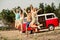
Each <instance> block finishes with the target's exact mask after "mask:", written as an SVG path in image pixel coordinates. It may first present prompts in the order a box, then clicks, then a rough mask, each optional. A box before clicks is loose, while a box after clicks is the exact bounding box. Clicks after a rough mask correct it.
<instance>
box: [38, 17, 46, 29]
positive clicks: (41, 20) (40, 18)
mask: <svg viewBox="0 0 60 40" xmlns="http://www.w3.org/2000/svg"><path fill="white" fill-rule="evenodd" d="M38 22H39V24H43V26H41V28H46V27H45V23H46V22H45V16H38Z"/></svg>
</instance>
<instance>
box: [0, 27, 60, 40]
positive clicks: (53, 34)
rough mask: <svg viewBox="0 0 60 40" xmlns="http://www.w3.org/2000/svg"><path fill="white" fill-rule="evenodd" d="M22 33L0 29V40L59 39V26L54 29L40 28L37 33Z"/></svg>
mask: <svg viewBox="0 0 60 40" xmlns="http://www.w3.org/2000/svg"><path fill="white" fill-rule="evenodd" d="M35 34H36V35H34V34H28V36H26V34H25V33H23V34H22V35H21V34H20V33H19V31H18V30H13V31H0V40H60V27H59V28H57V29H55V30H54V31H48V30H41V31H40V32H39V33H35Z"/></svg>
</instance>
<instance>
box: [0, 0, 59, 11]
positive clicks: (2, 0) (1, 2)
mask: <svg viewBox="0 0 60 40" xmlns="http://www.w3.org/2000/svg"><path fill="white" fill-rule="evenodd" d="M52 2H54V4H55V5H56V6H57V7H58V5H59V3H60V0H0V11H1V10H2V9H12V8H14V7H17V6H20V7H21V8H22V9H24V8H26V7H28V6H29V5H30V4H32V5H33V6H34V7H37V8H38V7H39V3H44V4H49V5H51V3H52Z"/></svg>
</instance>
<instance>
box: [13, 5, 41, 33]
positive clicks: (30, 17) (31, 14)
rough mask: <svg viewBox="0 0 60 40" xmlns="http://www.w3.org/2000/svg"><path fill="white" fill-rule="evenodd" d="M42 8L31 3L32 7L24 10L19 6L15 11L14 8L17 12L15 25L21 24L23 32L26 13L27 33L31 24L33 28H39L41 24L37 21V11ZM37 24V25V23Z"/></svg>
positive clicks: (15, 12)
mask: <svg viewBox="0 0 60 40" xmlns="http://www.w3.org/2000/svg"><path fill="white" fill-rule="evenodd" d="M39 10H41V9H38V10H37V9H36V8H34V7H33V6H32V5H30V9H28V10H26V9H24V10H22V9H21V8H20V9H19V8H17V9H16V10H15V11H14V10H13V12H14V14H15V27H16V28H18V27H19V26H20V28H21V31H20V32H21V33H22V30H23V28H22V24H23V21H24V13H26V15H27V25H26V33H27V28H28V27H29V26H30V27H32V28H39V29H40V24H39V23H38V22H37V12H38V11H39ZM36 24H37V25H36Z"/></svg>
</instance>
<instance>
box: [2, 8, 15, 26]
mask: <svg viewBox="0 0 60 40" xmlns="http://www.w3.org/2000/svg"><path fill="white" fill-rule="evenodd" d="M1 15H2V20H3V22H4V24H6V25H9V27H10V24H11V23H12V22H14V19H15V15H14V13H13V12H12V11H10V10H8V9H7V10H5V9H3V10H2V12H1Z"/></svg>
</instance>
